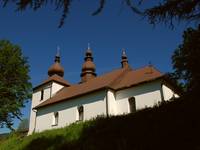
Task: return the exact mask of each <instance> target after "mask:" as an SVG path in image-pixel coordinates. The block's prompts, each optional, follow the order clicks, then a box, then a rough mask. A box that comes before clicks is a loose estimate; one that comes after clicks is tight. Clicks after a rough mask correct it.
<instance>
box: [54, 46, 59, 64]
mask: <svg viewBox="0 0 200 150" xmlns="http://www.w3.org/2000/svg"><path fill="white" fill-rule="evenodd" d="M55 62H58V63H60V47H59V46H58V47H57V53H56V56H55Z"/></svg>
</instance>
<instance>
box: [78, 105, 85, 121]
mask: <svg viewBox="0 0 200 150" xmlns="http://www.w3.org/2000/svg"><path fill="white" fill-rule="evenodd" d="M83 119H84V108H83V106H79V107H78V121H83Z"/></svg>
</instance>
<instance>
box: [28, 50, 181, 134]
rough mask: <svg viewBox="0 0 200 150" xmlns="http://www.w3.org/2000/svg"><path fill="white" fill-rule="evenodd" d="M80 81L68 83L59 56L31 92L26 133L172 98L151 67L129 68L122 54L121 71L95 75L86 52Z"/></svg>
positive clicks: (169, 88)
mask: <svg viewBox="0 0 200 150" xmlns="http://www.w3.org/2000/svg"><path fill="white" fill-rule="evenodd" d="M84 60H85V61H84V64H83V66H82V72H81V75H80V76H81V81H80V82H79V83H77V84H70V83H69V82H68V81H66V80H65V79H64V78H63V76H64V69H63V67H62V66H61V64H60V56H59V55H58V54H57V55H56V56H55V63H54V64H53V65H52V66H51V67H50V68H49V70H48V75H49V77H48V79H46V80H45V81H44V82H42V83H41V84H40V85H38V86H36V87H35V88H34V89H33V95H32V106H31V115H30V125H29V133H28V134H32V133H33V132H41V131H43V130H48V129H55V128H61V127H65V126H67V125H69V124H71V123H74V122H79V121H84V120H89V119H92V118H95V117H97V116H99V115H101V116H102V115H104V116H110V115H122V114H128V113H134V112H135V111H137V110H138V109H142V108H145V107H152V106H154V105H155V104H158V103H159V102H162V101H167V100H169V99H171V98H172V97H178V94H177V93H178V92H177V90H176V88H175V87H174V86H173V85H172V84H171V82H170V81H169V80H168V79H167V78H166V77H165V75H164V74H162V73H161V72H160V71H158V70H157V69H155V68H154V67H153V66H152V65H148V66H146V67H143V68H140V69H132V68H131V67H130V65H129V64H128V58H127V56H126V54H125V51H123V53H122V57H121V68H119V69H116V70H112V71H111V72H109V73H106V74H103V75H100V76H97V75H96V73H95V70H96V68H95V64H94V62H93V56H92V51H91V49H90V48H88V49H87V50H86V53H85V59H84Z"/></svg>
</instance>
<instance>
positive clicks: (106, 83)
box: [36, 66, 163, 108]
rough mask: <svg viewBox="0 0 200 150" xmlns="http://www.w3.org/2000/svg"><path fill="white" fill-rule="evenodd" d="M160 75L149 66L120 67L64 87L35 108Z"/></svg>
mask: <svg viewBox="0 0 200 150" xmlns="http://www.w3.org/2000/svg"><path fill="white" fill-rule="evenodd" d="M161 77H163V74H162V73H161V72H159V71H158V70H156V69H155V68H154V67H150V66H147V67H144V68H141V69H137V70H132V69H131V68H121V69H117V70H114V71H112V72H110V73H107V74H104V75H102V76H98V77H96V78H94V79H91V80H89V81H87V82H84V83H81V84H76V85H71V86H69V87H64V88H63V89H61V90H60V91H59V92H58V93H57V94H56V95H55V96H53V97H52V98H50V99H48V100H46V101H44V102H43V103H41V104H39V105H38V106H36V108H39V107H44V106H47V105H50V104H54V103H57V102H61V101H66V100H69V99H71V98H74V97H77V96H81V95H84V94H87V93H90V92H94V91H97V90H100V89H105V88H110V89H113V90H120V89H123V88H127V87H131V86H134V85H137V84H140V83H144V82H148V81H152V80H155V79H158V78H161Z"/></svg>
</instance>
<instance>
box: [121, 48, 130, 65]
mask: <svg viewBox="0 0 200 150" xmlns="http://www.w3.org/2000/svg"><path fill="white" fill-rule="evenodd" d="M121 64H122V68H126V67H129V64H128V57H127V56H126V52H125V49H122V61H121Z"/></svg>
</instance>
